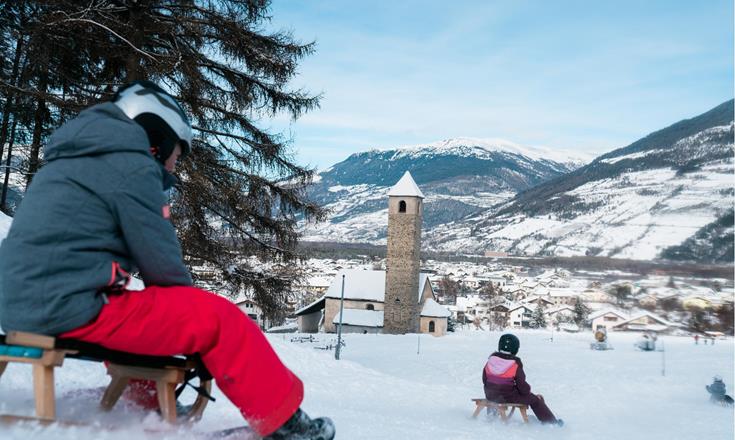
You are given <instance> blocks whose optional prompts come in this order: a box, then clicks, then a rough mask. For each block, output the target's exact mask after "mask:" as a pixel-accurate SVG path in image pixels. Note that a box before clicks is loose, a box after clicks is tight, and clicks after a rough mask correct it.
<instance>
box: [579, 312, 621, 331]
mask: <svg viewBox="0 0 735 440" xmlns="http://www.w3.org/2000/svg"><path fill="white" fill-rule="evenodd" d="M587 320H588V321H589V322H590V323H591V325H592V331H597V330H602V329H605V330H612V328H613V327H615V326H616V325H618V324H620V323H622V322H625V321H627V320H628V316H627V315H626V314H624V313H622V312H619V311H617V310H614V309H604V310H599V311H597V312H594V313H591V314H590V315H589V316H588V317H587Z"/></svg>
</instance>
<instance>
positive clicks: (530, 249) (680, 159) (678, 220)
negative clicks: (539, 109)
mask: <svg viewBox="0 0 735 440" xmlns="http://www.w3.org/2000/svg"><path fill="white" fill-rule="evenodd" d="M734 195H735V191H734V189H733V101H732V100H731V101H728V102H726V103H723V104H721V105H719V106H717V107H715V108H714V109H712V110H710V111H708V112H706V113H704V114H702V115H700V116H697V117H695V118H692V119H687V120H683V121H680V122H677V123H676V124H673V125H671V126H669V127H667V128H665V129H663V130H660V131H657V132H654V133H652V134H650V135H648V136H646V137H645V138H643V139H640V140H638V141H636V142H634V143H633V144H631V145H629V146H627V147H625V148H620V149H618V150H615V151H612V152H610V153H607V154H605V155H602V156H600V157H598V158H597V159H595V160H594V161H592V162H591V163H590V164H588V165H586V166H584V167H581V168H579V169H577V170H574V171H572V172H570V173H568V174H566V175H563V176H560V177H557V178H555V179H552V180H550V181H546V182H544V183H542V184H540V185H537V186H535V187H533V188H531V189H529V190H527V191H523V192H521V193H519V194H518V195H517V196H515V197H514V198H513V199H512V200H509V201H507V202H504V203H501V204H500V205H498V206H494V207H492V208H490V209H487V210H484V211H483V212H479V213H477V214H472V215H470V216H468V217H467V218H464V219H461V220H457V221H454V222H451V223H446V224H443V225H437V226H435V227H433V228H430V230H429V231H428V233H427V234H426V236H427V240H426V241H425V242H426V243H427V245H428V246H429V247H433V248H435V249H438V250H452V251H454V250H459V249H462V250H466V251H475V252H479V251H483V250H504V251H508V252H511V253H516V254H528V255H539V254H545V255H601V256H611V257H620V258H632V259H653V258H657V257H664V258H672V259H686V260H697V261H718V262H732V260H733V214H732V213H733V196H734Z"/></svg>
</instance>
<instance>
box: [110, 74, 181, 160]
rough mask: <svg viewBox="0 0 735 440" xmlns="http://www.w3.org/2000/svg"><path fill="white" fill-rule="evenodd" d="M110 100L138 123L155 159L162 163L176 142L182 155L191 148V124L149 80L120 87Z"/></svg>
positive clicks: (160, 89) (173, 101)
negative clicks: (146, 136)
mask: <svg viewBox="0 0 735 440" xmlns="http://www.w3.org/2000/svg"><path fill="white" fill-rule="evenodd" d="M112 101H113V102H114V103H115V105H117V106H118V107H119V108H120V109H121V110H122V111H123V113H125V115H127V117H129V118H130V119H132V120H134V121H135V122H137V123H138V124H140V125H141V126H142V127H143V129H144V130H145V132H146V134H147V135H148V140H149V141H150V143H151V148H152V151H153V154H154V156H155V158H156V159H157V160H158V161H159V162H165V161H166V159H168V157H169V156H170V155H171V153H172V152H173V151H174V147H175V146H176V144H177V143H179V145H180V146H181V155H182V156H185V155H186V154H188V153H189V151H190V149H191V139H192V131H191V123H190V122H189V118H187V117H186V113H185V112H184V109H183V108H182V107H181V105H180V104H179V103H178V102H176V100H175V99H174V98H173V96H171V95H169V94H168V93H167V92H166V91H165V90H163V89H162V88H161V87H159V86H158V85H156V84H155V83H152V82H150V81H133V82H131V83H129V84H127V85H125V86H122V87H121V88H120V89H118V91H117V92H116V93H115V96H114V97H113V99H112Z"/></svg>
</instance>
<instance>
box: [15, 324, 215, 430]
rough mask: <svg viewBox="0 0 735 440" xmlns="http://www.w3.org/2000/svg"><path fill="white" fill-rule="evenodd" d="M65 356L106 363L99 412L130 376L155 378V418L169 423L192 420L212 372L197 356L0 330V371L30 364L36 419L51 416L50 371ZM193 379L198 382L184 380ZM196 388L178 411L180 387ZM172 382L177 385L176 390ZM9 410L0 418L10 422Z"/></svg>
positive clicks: (117, 395) (50, 418) (199, 413)
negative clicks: (107, 381) (128, 349)
mask: <svg viewBox="0 0 735 440" xmlns="http://www.w3.org/2000/svg"><path fill="white" fill-rule="evenodd" d="M65 358H74V359H81V360H88V361H94V362H106V363H107V374H109V375H110V376H111V378H112V379H111V381H110V385H109V386H108V387H107V389H106V390H105V393H104V395H103V396H102V401H101V402H100V407H101V408H102V410H104V411H109V410H111V409H112V408H113V407H114V406H115V403H117V401H118V400H119V399H120V396H121V395H122V394H123V391H124V390H125V387H126V386H127V385H128V382H129V381H130V380H131V379H143V380H152V381H154V382H155V383H156V391H157V394H158V405H159V410H160V412H161V417H162V418H163V419H164V420H165V421H167V422H169V423H172V424H174V423H177V422H195V421H198V420H199V419H200V418H201V417H202V414H203V413H204V409H205V408H206V406H207V403H208V402H209V401H210V400H214V399H213V398H212V397H211V396H210V394H209V393H210V392H211V387H212V385H211V380H212V377H211V375H210V374H209V372H207V371H206V368H204V365H203V364H202V363H201V360H199V357H198V356H196V355H195V356H187V357H183V356H182V357H179V356H163V357H162V356H146V355H137V354H132V353H126V352H122V351H117V350H109V349H107V348H104V347H101V346H99V345H95V344H90V343H87V342H83V341H77V340H73V339H62V338H54V337H51V336H44V335H38V334H33V333H25V332H9V333H8V334H7V335H0V376H2V373H3V372H4V371H5V368H6V367H7V365H8V364H9V363H24V364H31V365H32V367H33V394H34V398H35V405H36V418H37V420H41V421H44V422H46V423H48V422H53V421H54V420H55V419H56V399H55V386H54V370H55V368H57V367H62V366H63V363H64V359H65ZM195 377H198V378H199V384H198V386H194V385H192V384H190V383H189V381H191V380H192V379H194V378H195ZM186 385H190V386H192V387H193V388H194V389H195V390H196V391H197V398H196V400H195V402H194V404H193V405H191V406H190V407H188V411H186V412H185V413H184V414H180V415H177V413H176V398H177V396H178V395H179V394H180V393H181V392H182V391H183V388H184V386H186ZM177 386H178V387H179V389H178V390H177ZM14 417H15V418H18V417H19V418H23V417H20V416H13V415H0V421H6V422H7V421H10V420H12V419H13V418H14Z"/></svg>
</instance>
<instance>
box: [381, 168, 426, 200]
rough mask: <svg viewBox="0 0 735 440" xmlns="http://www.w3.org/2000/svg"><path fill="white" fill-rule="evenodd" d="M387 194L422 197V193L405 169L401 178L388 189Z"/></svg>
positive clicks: (390, 195) (391, 195)
mask: <svg viewBox="0 0 735 440" xmlns="http://www.w3.org/2000/svg"><path fill="white" fill-rule="evenodd" d="M388 196H389V197H393V196H398V197H419V198H422V199H423V198H424V193H422V192H421V190H420V189H419V187H418V186H416V182H414V181H413V177H411V173H409V172H408V171H406V173H405V174H404V175H403V177H401V180H399V181H398V183H396V184H395V185H393V188H391V189H390V191H388Z"/></svg>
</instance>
